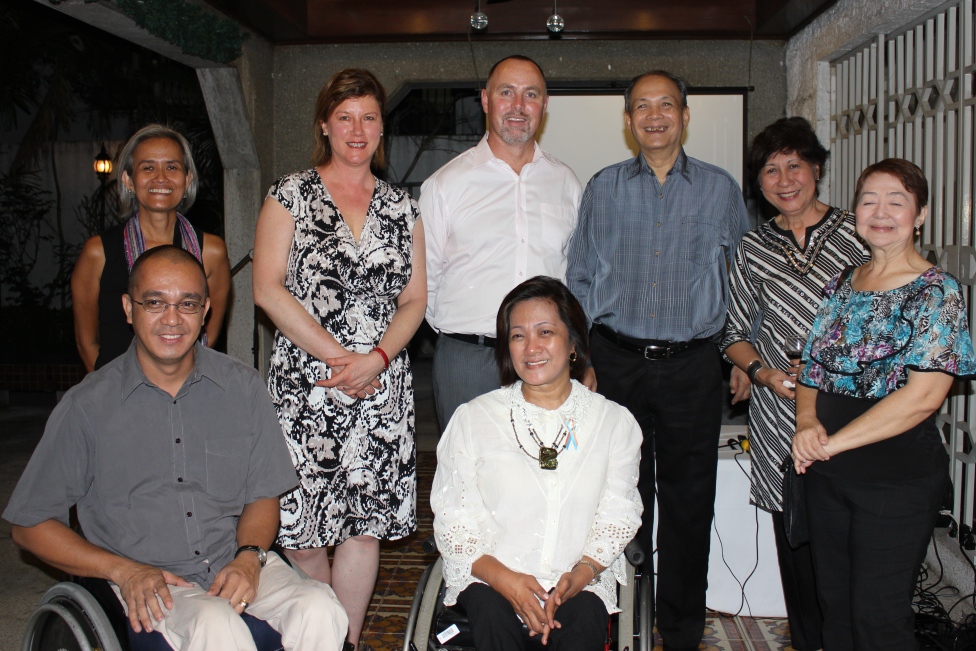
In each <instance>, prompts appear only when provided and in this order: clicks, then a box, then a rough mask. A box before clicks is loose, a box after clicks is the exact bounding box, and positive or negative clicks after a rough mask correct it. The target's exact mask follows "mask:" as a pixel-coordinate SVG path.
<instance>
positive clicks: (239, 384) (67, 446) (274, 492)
mask: <svg viewBox="0 0 976 651" xmlns="http://www.w3.org/2000/svg"><path fill="white" fill-rule="evenodd" d="M195 350H196V358H195V365H194V369H193V372H192V373H191V374H190V377H189V378H188V379H187V380H186V382H185V383H184V384H183V386H182V388H181V389H180V391H179V392H178V393H177V396H176V397H175V398H174V397H172V396H170V395H169V394H168V393H166V392H165V391H163V390H162V389H160V388H158V387H156V386H155V385H153V384H152V383H151V382H149V380H148V379H147V378H146V376H145V374H143V372H142V369H141V367H140V365H139V361H138V358H137V356H136V351H135V343H133V345H132V346H131V347H130V348H129V350H128V352H127V353H126V354H125V355H123V356H121V357H119V358H117V359H116V360H114V361H113V362H111V363H110V364H108V365H106V366H105V367H104V368H103V369H101V370H99V371H96V372H94V373H91V374H89V375H88V376H87V377H86V378H85V380H84V381H83V382H82V383H81V384H79V385H78V386H77V387H75V388H73V389H72V390H71V391H69V392H68V393H67V394H65V396H64V399H62V401H61V403H60V404H59V405H58V406H57V408H56V409H55V410H54V412H53V413H52V414H51V417H50V419H49V420H48V423H47V427H46V429H45V432H44V436H43V437H42V439H41V442H40V443H39V444H38V446H37V449H36V450H35V452H34V455H33V457H32V458H31V460H30V463H29V464H28V465H27V469H26V470H25V471H24V474H23V476H22V477H21V478H20V481H19V482H18V484H17V487H16V488H15V490H14V493H13V495H12V497H11V499H10V503H9V504H8V505H7V508H6V510H5V511H4V513H3V517H4V519H6V520H8V521H10V522H12V523H13V524H16V525H20V526H25V527H30V526H34V525H36V524H39V523H41V522H44V521H45V520H51V519H56V520H59V521H61V522H63V523H65V524H67V521H68V510H69V508H70V507H71V506H72V505H74V504H77V505H78V520H79V522H80V524H81V527H82V533H83V534H84V536H85V537H86V538H87V539H88V540H89V541H90V542H91V543H93V544H95V545H97V546H99V547H102V548H104V549H107V550H109V551H111V552H114V553H116V554H119V555H121V556H125V557H127V558H131V559H133V560H136V561H139V562H142V563H147V564H149V565H153V566H156V567H160V568H162V569H165V570H169V571H171V572H173V573H174V574H177V575H179V576H182V577H184V578H186V579H187V580H190V581H195V582H197V583H199V584H200V585H202V586H204V587H207V586H209V585H210V583H211V581H212V580H213V577H214V575H215V574H216V573H217V572H218V571H219V570H220V569H221V568H222V567H223V566H224V565H226V564H227V563H228V562H230V561H231V560H232V559H233V556H234V552H235V550H236V548H237V519H238V517H239V516H240V513H241V511H242V509H243V508H244V505H245V504H248V503H251V502H254V501H256V500H258V499H262V498H268V497H277V496H278V495H281V494H282V493H284V492H286V491H288V490H290V489H292V488H294V487H295V485H296V484H297V475H296V473H295V469H294V467H293V465H292V462H291V458H290V456H289V454H288V450H287V447H286V445H285V442H284V438H283V436H282V433H281V427H280V425H279V424H278V419H277V416H276V414H275V410H274V407H273V406H272V404H271V400H270V398H269V397H268V393H267V389H266V388H265V386H264V383H263V382H262V381H261V378H260V376H259V375H258V373H257V372H256V371H255V370H254V369H252V368H250V367H248V366H245V365H244V364H242V363H241V362H239V361H237V360H235V359H232V358H230V357H228V356H226V355H223V354H221V353H218V352H215V351H212V350H210V349H208V348H206V347H204V346H201V345H199V344H198V345H197V346H196V349H195Z"/></svg>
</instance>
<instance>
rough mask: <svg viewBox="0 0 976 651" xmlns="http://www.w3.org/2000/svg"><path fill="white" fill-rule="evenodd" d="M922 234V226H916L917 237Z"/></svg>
mask: <svg viewBox="0 0 976 651" xmlns="http://www.w3.org/2000/svg"><path fill="white" fill-rule="evenodd" d="M921 234H922V229H921V224H915V237H918V236H919V235H921Z"/></svg>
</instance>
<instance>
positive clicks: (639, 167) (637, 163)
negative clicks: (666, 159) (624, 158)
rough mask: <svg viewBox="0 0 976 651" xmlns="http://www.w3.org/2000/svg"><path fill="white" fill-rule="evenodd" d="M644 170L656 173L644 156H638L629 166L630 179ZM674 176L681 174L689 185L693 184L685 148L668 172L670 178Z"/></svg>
mask: <svg viewBox="0 0 976 651" xmlns="http://www.w3.org/2000/svg"><path fill="white" fill-rule="evenodd" d="M644 170H647V173H648V174H653V173H654V171H653V170H652V169H651V168H650V166H649V165H648V164H647V162H646V161H645V160H644V156H643V154H637V156H635V157H634V159H633V160H632V161H630V164H629V166H628V172H629V174H628V176H629V178H633V177H635V176H637V175H638V174H640V173H641V172H642V171H644ZM674 174H680V175H681V176H682V177H684V179H685V180H686V181H687V182H688V183H691V171H690V170H689V169H688V154H686V153H685V148H684V147H682V148H681V149H680V150H679V151H678V158H677V160H675V161H674V165H673V166H672V167H671V169H670V170H668V176H672V175H674Z"/></svg>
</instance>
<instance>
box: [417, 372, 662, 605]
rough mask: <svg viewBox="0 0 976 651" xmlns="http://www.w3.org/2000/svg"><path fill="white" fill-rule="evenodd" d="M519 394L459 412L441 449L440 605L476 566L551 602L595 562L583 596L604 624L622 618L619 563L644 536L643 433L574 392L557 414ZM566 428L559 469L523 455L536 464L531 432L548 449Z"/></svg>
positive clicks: (437, 495)
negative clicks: (489, 565) (487, 562)
mask: <svg viewBox="0 0 976 651" xmlns="http://www.w3.org/2000/svg"><path fill="white" fill-rule="evenodd" d="M521 385H522V383H521V382H516V383H515V384H514V385H512V386H511V387H505V388H502V389H498V390H496V391H492V392H491V393H487V394H485V395H483V396H480V397H478V398H476V399H474V400H472V401H471V402H469V403H467V404H464V405H461V407H459V408H458V410H457V412H455V414H454V417H453V418H452V419H451V422H450V423H449V424H448V426H447V429H446V430H445V431H444V435H443V436H442V437H441V440H440V443H439V444H438V446H437V472H436V473H435V475H434V485H433V488H432V489H431V495H430V503H431V507H432V508H433V510H434V536H435V537H436V539H437V548H438V550H439V551H440V553H441V556H442V558H443V561H444V582H445V583H446V584H447V594H446V596H445V599H444V601H445V603H446V604H448V605H452V604H454V603H455V602H456V600H457V596H458V594H459V593H460V592H461V591H462V590H464V589H465V588H466V587H467V586H469V585H470V584H472V583H474V582H476V581H478V579H476V578H474V577H473V576H471V565H472V563H474V561H476V560H477V559H478V558H480V557H481V556H483V555H485V554H488V555H490V556H493V557H494V558H496V559H497V560H498V561H500V562H501V563H502V564H504V565H505V566H506V567H508V568H509V569H512V570H514V571H516V572H523V573H526V574H531V575H532V576H534V577H535V578H536V579H537V580H538V581H539V583H540V584H541V585H542V587H543V588H544V589H546V590H548V589H550V588H551V587H553V586H554V585H556V583H557V582H558V581H559V577H560V576H562V575H563V573H564V572H568V571H570V570H571V569H572V567H573V565H575V564H576V562H577V561H578V560H579V559H580V558H582V557H583V556H589V557H590V558H592V559H594V560H595V561H597V562H598V563H600V564H601V565H604V566H606V567H607V570H605V571H604V572H603V573H602V575H601V577H600V582H599V583H598V584H597V585H595V586H592V587H587V588H586V589H587V590H590V591H592V592H594V593H595V594H596V595H597V596H599V597H600V598H601V599H602V600H603V603H604V604H606V607H607V611H608V612H610V613H614V612H618V608H617V592H616V583H617V581H619V582H621V583H624V582H625V576H626V575H625V569H626V562H627V561H626V559H624V558H623V555H622V553H621V552H623V549H624V547H625V546H626V545H627V543H628V542H630V540H631V539H632V538H633V537H634V534H636V533H637V529H638V527H640V524H641V518H640V516H641V511H642V510H643V507H642V505H641V499H640V495H639V494H638V492H637V476H638V466H639V463H640V446H641V438H642V437H641V431H640V428H639V427H638V425H637V422H636V421H635V420H634V417H633V416H631V414H630V412H629V411H627V410H626V409H625V408H623V407H621V406H620V405H618V404H616V403H614V402H611V401H609V400H607V399H606V398H604V397H603V396H601V395H599V394H595V393H591V392H590V391H588V390H587V389H586V388H585V387H583V386H582V385H581V384H579V383H578V382H575V381H574V382H573V389H572V392H571V394H570V397H569V398H568V399H567V400H566V402H565V403H563V405H562V406H561V407H559V409H556V410H552V411H547V410H545V409H541V408H539V407H536V406H535V405H532V404H530V403H527V402H526V401H525V399H524V398H523V397H522V391H521ZM513 419H514V422H515V431H514V432H513V426H512V420H513ZM570 422H571V423H572V427H571V428H570V429H571V430H572V433H573V434H574V436H573V437H572V439H571V441H570V443H569V445H568V446H567V447H566V449H564V450H563V451H562V452H561V453H560V454H559V456H558V457H557V460H558V467H557V468H556V469H555V470H544V469H542V468H540V467H539V462H538V461H537V460H536V459H534V458H531V457H530V456H529V454H527V452H528V453H530V454H532V455H533V456H536V457H537V456H538V454H539V445H538V444H537V443H535V442H533V439H532V438H531V435H530V434H529V431H528V425H529V424H530V423H531V425H532V428H533V429H534V430H535V432H536V433H537V435H538V438H539V439H540V440H542V441H543V442H544V443H545V444H546V445H547V446H549V445H550V443H551V442H552V441H553V440H554V439H557V438H558V437H559V433H560V428H561V426H562V425H563V424H564V423H567V424H568V423H570ZM516 432H517V437H516ZM519 443H521V445H522V447H523V448H524V449H525V450H524V451H523V450H522V449H521V448H520V447H519ZM552 447H558V446H556V445H554V446H552Z"/></svg>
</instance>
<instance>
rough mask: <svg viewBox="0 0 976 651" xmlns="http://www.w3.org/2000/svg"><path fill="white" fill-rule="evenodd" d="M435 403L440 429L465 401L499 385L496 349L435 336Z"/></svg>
mask: <svg viewBox="0 0 976 651" xmlns="http://www.w3.org/2000/svg"><path fill="white" fill-rule="evenodd" d="M433 376H434V377H433V380H434V407H435V408H436V409H437V420H438V422H439V423H440V426H441V431H442V432H443V431H444V429H445V428H446V427H447V424H448V422H450V420H451V416H453V415H454V411H455V410H456V409H457V408H458V407H459V406H461V405H463V404H464V403H466V402H468V401H470V400H474V399H475V398H477V397H478V396H480V395H481V394H483V393H488V392H489V391H494V390H495V389H497V388H498V386H499V380H498V366H497V365H496V364H495V349H494V348H489V347H487V346H481V345H478V344H469V343H466V342H463V341H458V340H457V339H451V338H450V337H446V336H444V335H443V334H440V335H438V336H437V344H436V345H435V346H434V367H433Z"/></svg>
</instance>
